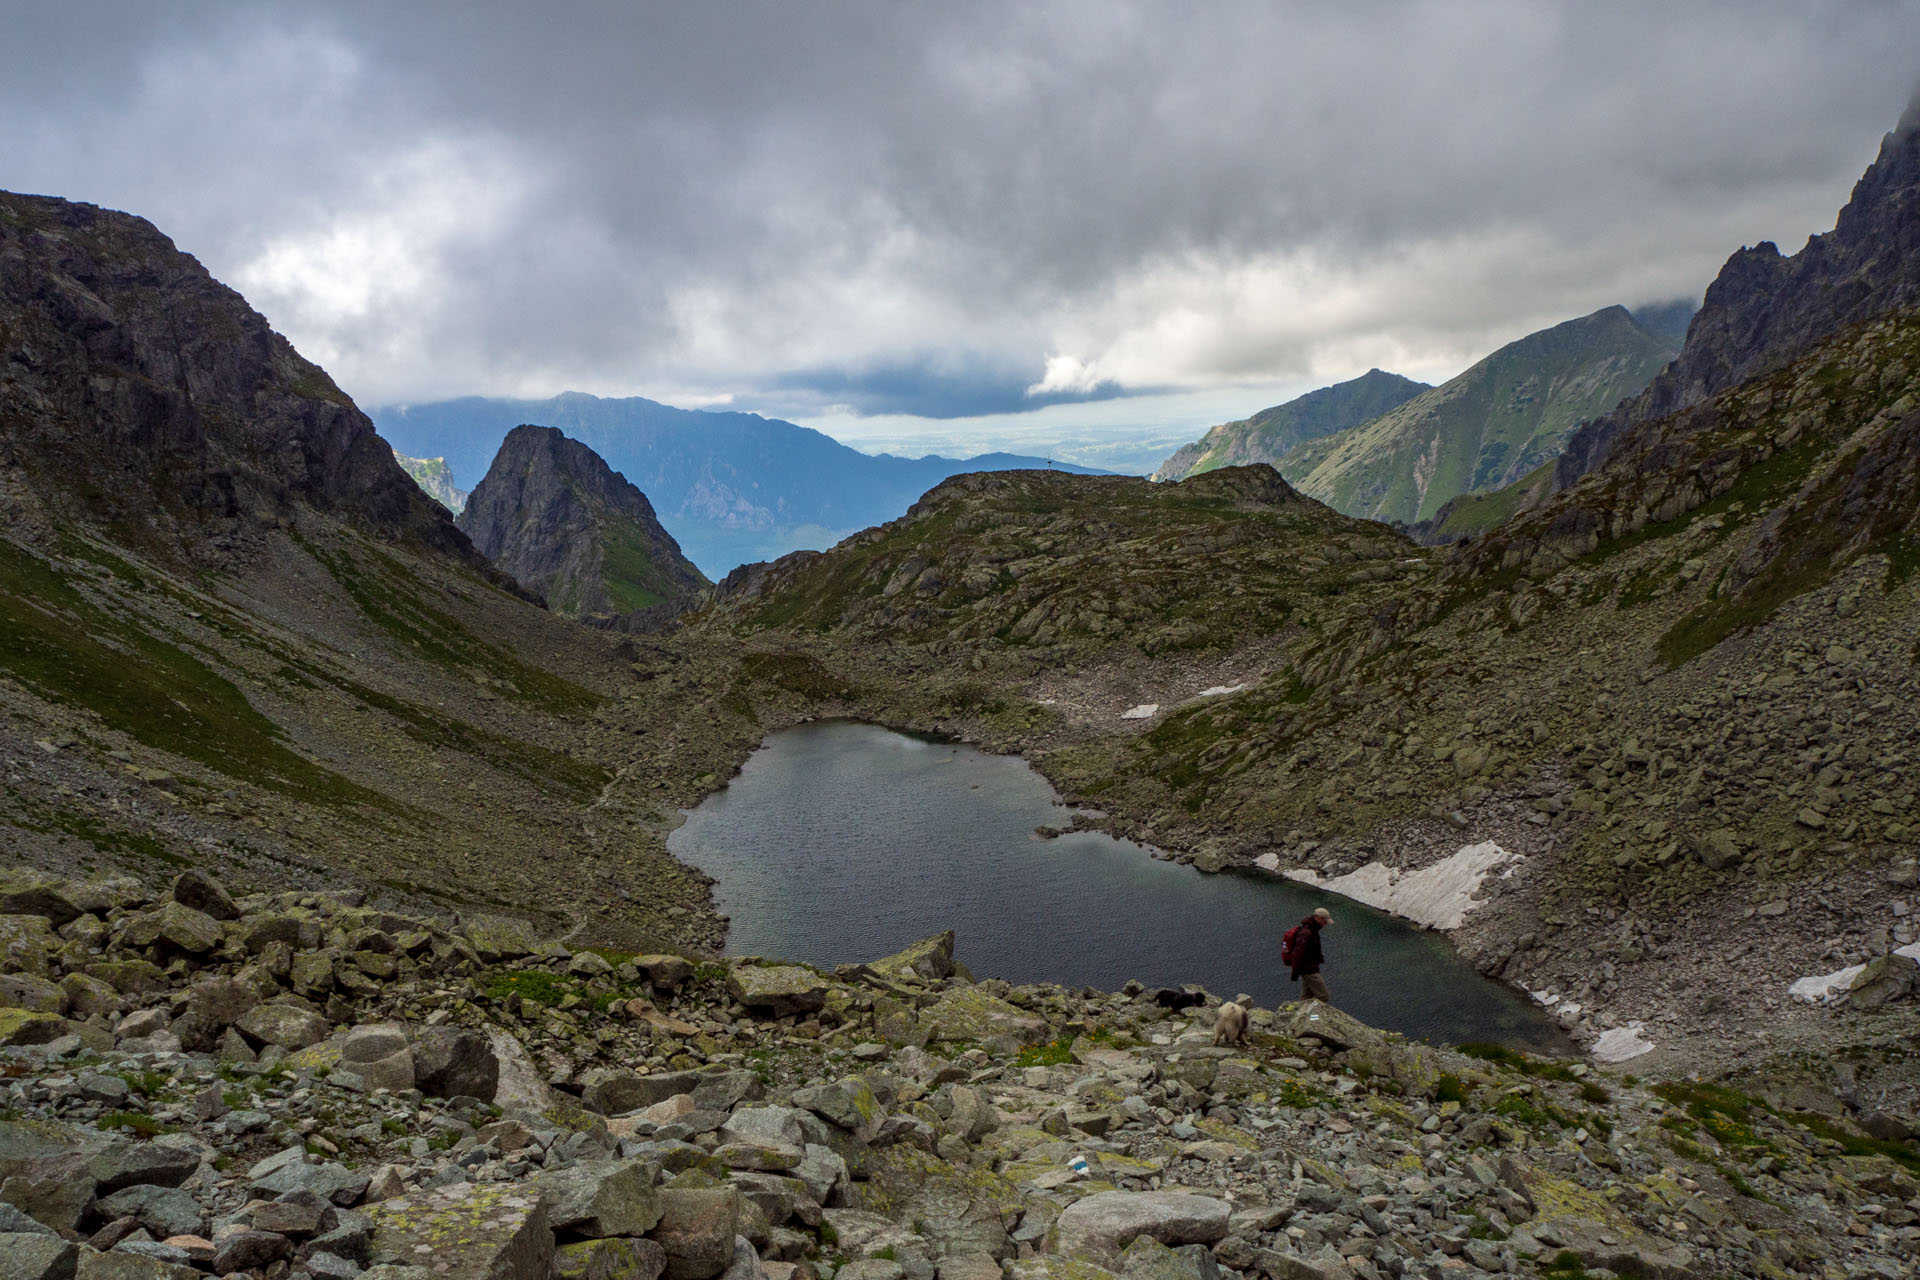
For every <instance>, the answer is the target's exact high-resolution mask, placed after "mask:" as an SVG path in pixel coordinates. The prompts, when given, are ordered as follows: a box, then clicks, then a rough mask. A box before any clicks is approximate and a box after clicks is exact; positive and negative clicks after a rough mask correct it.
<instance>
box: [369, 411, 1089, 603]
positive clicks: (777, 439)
mask: <svg viewBox="0 0 1920 1280" xmlns="http://www.w3.org/2000/svg"><path fill="white" fill-rule="evenodd" d="M372 417H373V420H374V422H375V423H376V424H378V426H379V428H380V434H381V435H383V436H385V437H386V438H387V439H388V440H389V441H391V442H392V444H393V445H394V447H395V448H397V449H399V450H401V451H402V452H403V453H407V454H411V455H413V456H415V457H426V458H432V457H444V458H445V459H446V460H447V463H448V465H449V466H451V467H452V468H453V473H454V475H455V476H458V477H464V476H477V475H481V474H483V473H485V472H486V470H487V468H488V467H489V466H490V465H491V463H492V460H493V456H494V452H495V450H496V449H497V448H498V447H499V445H500V442H501V440H502V439H504V438H505V436H506V434H507V432H508V431H510V430H512V429H513V428H514V427H516V426H519V425H520V424H522V423H534V424H537V425H539V426H544V427H557V428H559V429H560V430H561V431H564V432H565V433H566V434H567V435H568V436H569V437H571V438H573V439H575V440H578V441H580V442H581V443H582V444H585V445H586V446H588V447H589V448H591V449H592V450H593V451H594V452H595V453H597V454H599V455H600V456H601V457H602V458H604V459H605V460H606V462H607V465H608V466H610V467H612V468H613V469H614V470H615V471H618V472H620V473H621V474H622V475H624V476H626V477H627V479H628V480H630V481H632V482H633V483H634V484H635V485H637V486H638V487H639V488H640V489H641V490H642V491H643V492H645V493H646V495H647V496H648V498H650V499H651V500H652V502H653V504H654V509H655V510H656V511H657V512H658V514H659V517H660V522H661V523H662V524H663V525H665V526H666V528H667V529H668V530H669V531H670V532H671V533H672V534H673V536H674V538H675V539H676V540H677V541H678V542H679V544H680V546H681V548H682V549H683V550H684V551H685V552H686V554H687V556H688V558H689V559H691V560H692V561H693V562H694V563H695V564H697V565H699V566H700V568H701V569H702V570H704V571H705V572H706V573H707V574H708V576H710V577H713V578H716V579H717V578H720V577H722V576H724V575H725V574H726V572H727V571H728V570H729V569H731V568H733V567H734V566H735V565H737V564H744V563H746V562H748V561H752V560H771V559H774V558H775V557H778V556H781V555H785V554H786V553H787V552H789V551H795V550H801V549H808V550H819V549H821V548H824V547H827V546H830V545H831V544H833V543H834V542H837V541H839V540H840V539H841V538H842V537H845V536H846V535H847V534H849V533H852V532H854V531H856V530H859V529H865V528H868V527H870V526H872V525H877V524H884V523H885V522H886V521H888V520H892V519H894V518H896V517H898V516H900V515H901V514H903V513H904V512H905V511H906V509H907V508H908V507H910V506H912V505H913V503H914V502H915V501H916V500H917V499H918V498H919V497H920V495H921V494H923V493H925V492H926V491H927V490H929V489H931V488H933V486H935V485H937V484H939V483H940V482H941V481H942V480H945V479H947V478H948V477H949V476H955V475H959V474H961V473H963V472H968V471H1009V470H1016V469H1022V468H1029V467H1042V466H1046V465H1048V464H1047V462H1046V460H1045V459H1041V458H1026V457H1021V456H1019V455H1016V454H1005V453H988V454H982V455H980V456H978V457H974V458H943V457H939V456H937V455H928V456H927V457H924V458H900V457H895V456H893V455H891V454H878V455H875V454H866V453H861V452H860V451H859V450H857V449H850V448H848V447H847V446H846V445H843V444H841V443H840V442H839V441H837V440H835V439H833V438H832V437H831V436H827V435H823V434H821V433H820V432H818V431H814V430H811V429H809V428H807V427H801V426H796V425H794V424H793V423H791V422H782V421H781V420H779V419H777V418H763V417H761V416H759V415H758V414H752V413H715V412H707V411H702V410H695V409H676V408H673V407H672V406H671V405H664V404H659V403H656V402H655V401H652V400H644V399H641V398H639V397H637V396H636V397H631V398H627V399H617V400H613V399H606V400H603V399H601V398H600V397H598V396H590V395H585V394H582V393H580V392H571V391H570V392H566V393H565V394H562V395H558V396H555V397H553V398H552V399H550V400H493V399H484V398H480V397H467V398H464V399H460V400H443V401H438V402H435V403H432V404H419V405H398V406H389V407H386V408H380V409H375V410H373V413H372ZM1055 466H1056V469H1057V470H1062V471H1072V472H1076V473H1079V474H1082V475H1094V474H1099V473H1098V472H1095V471H1093V470H1092V469H1091V468H1087V467H1077V466H1072V465H1069V464H1066V463H1060V464H1055Z"/></svg>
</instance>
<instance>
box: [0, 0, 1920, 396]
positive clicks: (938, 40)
mask: <svg viewBox="0 0 1920 1280" xmlns="http://www.w3.org/2000/svg"><path fill="white" fill-rule="evenodd" d="M4 9H5V16H6V25H7V28H8V38H7V40H6V41H5V42H4V43H3V44H0V110H3V111H4V118H5V120H6V121H7V128H6V129H5V131H4V134H0V185H4V186H7V187H11V188H15V189H28V190H38V191H43V192H48V193H51V194H57V195H63V196H68V197H71V198H75V199H85V200H91V201H95V202H97V203H102V204H107V205H112V206H116V207H121V208H127V209H132V210H134V211H136V212H140V213H143V214H146V215H147V216H149V217H151V218H153V220H154V221H156V222H157V223H158V224H160V225H161V226H162V228H163V229H165V230H167V231H168V232H170V233H171V234H173V235H174V237H175V238H176V240H177V241H179V242H180V244H181V245H182V247H183V248H186V249H188V250H190V251H191V252H194V253H195V254H197V255H198V256H200V257H201V258H202V259H203V260H204V261H205V262H206V263H207V264H208V265H209V267H210V268H212V269H213V270H214V271H215V273H216V274H218V275H219V276H221V277H222V278H223V279H225V280H227V281H228V282H229V283H232V284H234V285H235V286H236V287H238V288H240V289H241V290H242V291H243V292H245V293H247V295H248V296H249V298H250V299H251V300H252V301H253V302H254V303H255V304H256V305H257V306H259V307H260V308H261V309H262V310H263V311H265V312H266V313H267V315H268V316H269V317H270V318H271V319H272V320H273V321H274V323H275V324H276V325H277V326H278V327H280V328H281V329H283V330H284V331H286V332H287V333H289V335H290V336H292V337H293V338H294V340H295V341H296V342H297V343H298V344H300V345H301V346H302V348H303V349H305V350H307V351H308V352H309V353H310V354H312V355H313V356H315V357H316V358H318V359H320V360H321V361H322V362H323V363H326V364H327V365H328V366H329V367H330V368H332V369H333V370H334V371H335V373H336V375H337V376H338V377H339V378H340V379H341V381H342V382H343V384H344V385H346V386H347V387H348V389H349V390H351V391H352V392H353V393H354V394H355V395H357V396H359V397H360V398H362V399H364V400H369V401H391V400H401V399H424V398H430V397H434V396H442V395H449V394H462V393H507V394H547V393H550V392H553V391H557V390H560V389H562V388H569V387H571V388H578V389H583V390H593V391H600V392H607V393H640V394H651V395H655V396H660V397H667V398H676V399H679V400H681V401H682V402H685V403H697V402H704V401H712V400H716V399H719V398H723V397H726V396H728V395H733V396H737V397H740V398H741V399H742V401H745V402H753V403H758V404H767V405H770V406H771V407H775V408H779V407H782V406H783V405H788V406H793V407H795V408H806V407H808V406H810V405H811V406H814V407H822V406H824V405H826V404H828V403H832V402H836V401H838V402H843V403H846V404H850V405H852V406H854V407H855V408H856V409H858V408H860V407H862V405H863V401H864V400H865V399H866V398H867V397H870V396H871V397H874V400H873V403H874V404H876V405H878V404H879V403H880V400H881V399H884V401H885V404H886V406H887V407H890V408H894V409H899V408H901V407H902V406H905V408H906V411H908V412H919V413H929V414H936V415H938V414H941V413H944V412H956V413H957V412H977V411H979V406H981V405H982V404H996V405H1000V406H1002V407H1019V406H1020V405H1021V404H1023V403H1037V402H1039V401H1041V400H1044V399H1045V398H1046V397H1049V396H1084V395H1089V394H1113V393H1121V392H1127V391H1131V390H1140V389H1146V388H1205V387H1216V386H1220V385H1227V384H1233V383H1259V382H1263V381H1274V380H1281V379H1295V380H1298V379H1311V378H1316V377H1319V378H1331V377H1336V376H1346V375H1347V374H1349V373H1352V372H1358V371H1360V370H1363V369H1365V368H1366V367H1368V366H1370V365H1375V364H1379V365H1385V366H1389V367H1400V368H1408V369H1415V368H1427V369H1431V368H1435V367H1443V366H1445V365H1447V364H1449V363H1450V362H1452V363H1455V364H1458V363H1460V362H1464V361H1465V360H1468V359H1471V358H1473V357H1474V356H1476V355H1478V354H1480V353H1482V352H1484V350H1485V349H1487V347H1489V346H1490V345H1492V344H1493V343H1496V342H1498V341H1503V340H1506V339H1508V338H1511V337H1513V336H1516V335H1517V334H1519V333H1522V332H1525V331H1527V330H1528V329H1531V328H1534V327H1537V326H1539V325H1541V324H1547V323H1552V322H1554V321H1557V320H1560V319H1564V318H1566V317H1568V316H1570V315H1574V314H1577V313H1580V312H1583V311H1586V310H1591V309H1593V308H1594V307H1598V306H1601V305H1605V304H1607V303H1611V302H1616V301H1618V302H1626V303H1630V304H1631V303H1637V302H1647V301H1655V300H1660V299H1665V298H1669V297H1674V296H1684V295H1690V294H1697V293H1698V291H1699V290H1700V289H1701V288H1702V287H1703V286H1704V284H1705V283H1706V281H1707V280H1708V279H1709V278H1710V277H1711V275H1712V273H1713V271H1714V270H1715V269H1716V268H1717V266H1718V264H1719V262H1720V261H1721V260H1722V259H1723V258H1724V257H1725V256H1726V255H1727V253H1728V252H1730V251H1731V250H1732V249H1733V248H1735V247H1737V246H1738V245H1740V244H1743V243H1751V242H1753V241H1756V240H1759V239H1762V238H1776V239H1779V240H1781V241H1782V242H1783V244H1784V246H1785V247H1787V248H1789V249H1791V248H1792V247H1795V246H1796V245H1797V244H1798V243H1799V242H1800V240H1802V239H1803V238H1804V237H1805V235H1806V234H1807V233H1808V232H1811V231H1815V230H1818V229H1821V228H1824V227H1825V226H1828V225H1830V223H1831V218H1832V214H1833V211H1834V210H1835V209H1836V208H1837V207H1838V206H1839V204H1840V203H1841V202H1842V201H1843V200H1844V199H1845V195H1846V191H1847V188H1848V185H1849V184H1850V182H1851V180H1852V178H1853V177H1854V176H1855V175H1857V173H1858V172H1859V171H1860V170H1861V169H1862V168H1863V167H1864V166H1865V164H1866V163H1867V162H1868V161H1869V160H1870V159H1871V158H1872V155H1873V152H1874V149H1875V147H1876V145H1877V143H1878V140H1879V137H1880V134H1881V133H1882V132H1883V131H1884V130H1885V129H1886V128H1888V127H1890V126H1891V124H1892V122H1893V120H1894V118H1895V117H1896V115H1897V114H1898V112H1899V109H1900V106H1901V105H1902V103H1904V102H1905V100H1906V98H1907V96H1908V94H1909V93H1910V91H1911V90H1912V87H1913V84H1914V82H1915V80H1916V79H1917V78H1920V20H1916V19H1920V6H1916V5H1915V4H1913V3H1852V4H1822V5H1807V4H1804V3H1764V2H1762V3H1753V2H1745V3H1704V2H1703V3H1692V4H1688V5H1683V6H1675V5H1671V4H1645V3H1617V4H1611V5H1606V6H1551V5H1541V4H1537V3H1493V2H1490V0H1489V2H1478V0H1452V2H1449V3H1445V4H1414V3H1404V4H1386V3H1364V2H1363V3H1356V4H1349V5H1340V6H1330V5H1299V6H1285V5H1272V4H1255V5H1237V4H1210V5H1205V6H1189V5H1170V4H1166V5H1163V4H1125V3H1100V4H1077V3H1044V4H1028V3H1008V4H994V3H977V4H969V5H956V6H932V5H884V4H847V3H821V4H807V5H792V4H725V3H723V4H709V5H680V4H661V5H646V6H634V5H629V4H606V5H597V6H596V5H588V4H574V5H562V6H534V5H505V4H471V3H466V4H458V5H436V4H417V3H414V4H405V5H388V4H382V5H358V4H329V3H316V4H308V5H303V6H299V7H298V8H297V9H296V8H293V7H280V6H273V7H268V6H255V5H222V4H200V5H183V6H149V5H139V4H123V5H103V4H88V3H79V4H65V5H60V6H42V5H27V4H18V5H16V4H7V5H5V6H4Z"/></svg>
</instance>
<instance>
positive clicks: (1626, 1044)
mask: <svg viewBox="0 0 1920 1280" xmlns="http://www.w3.org/2000/svg"><path fill="white" fill-rule="evenodd" d="M1645 1030H1646V1027H1645V1025H1644V1024H1642V1023H1638V1022H1629V1023H1628V1024H1627V1025H1626V1026H1624V1027H1615V1028H1614V1029H1613V1030H1611V1031H1602V1032H1601V1033H1600V1038H1599V1039H1598V1040H1595V1041H1594V1042H1593V1048H1592V1049H1590V1050H1588V1052H1589V1054H1590V1055H1591V1056H1592V1058H1593V1060H1594V1061H1595V1062H1607V1063H1613V1062H1625V1061H1626V1060H1627V1059H1629V1058H1637V1057H1639V1056H1640V1055H1641V1054H1643V1053H1652V1052H1653V1048H1654V1045H1653V1041H1651V1040H1649V1039H1647V1038H1646V1037H1645V1036H1644V1035H1642V1034H1641V1033H1642V1032H1643V1031H1645Z"/></svg>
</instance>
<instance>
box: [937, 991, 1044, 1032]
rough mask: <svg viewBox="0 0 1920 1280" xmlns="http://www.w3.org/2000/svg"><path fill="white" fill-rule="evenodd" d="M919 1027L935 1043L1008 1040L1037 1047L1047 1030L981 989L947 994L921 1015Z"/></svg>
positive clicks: (1035, 1019)
mask: <svg viewBox="0 0 1920 1280" xmlns="http://www.w3.org/2000/svg"><path fill="white" fill-rule="evenodd" d="M920 1023H921V1025H922V1026H923V1027H925V1028H926V1029H927V1032H928V1034H929V1036H930V1038H932V1039H934V1040H979V1041H986V1040H993V1039H997V1038H1001V1037H1008V1038H1011V1039H1013V1040H1016V1041H1018V1042H1019V1043H1020V1044H1022V1045H1032V1044H1038V1043H1039V1042H1040V1041H1041V1040H1042V1039H1043V1038H1044V1037H1045V1035H1046V1030H1047V1024H1046V1022H1045V1021H1044V1020H1043V1019H1041V1018H1036V1017H1034V1016H1033V1015H1032V1014H1030V1013H1027V1012H1026V1011H1025V1010H1023V1009H1020V1008H1018V1007H1017V1006H1015V1005H1011V1004H1009V1003H1007V1002H1006V1001H1005V1000H1002V999H1000V998H999V997H997V996H994V995H990V994H989V993H988V992H986V991H985V990H983V989H981V988H980V987H962V988H960V989H959V990H957V991H949V992H946V993H945V994H944V995H942V996H941V997H940V999H939V1000H937V1001H936V1002H934V1004H933V1005H932V1006H931V1007H929V1008H927V1009H925V1010H924V1011H922V1012H921V1014H920Z"/></svg>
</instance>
